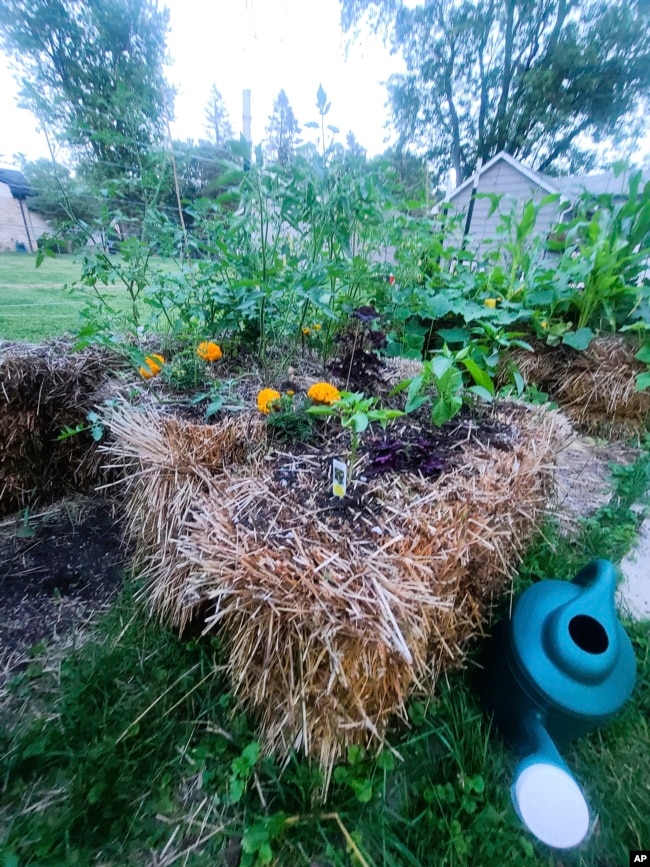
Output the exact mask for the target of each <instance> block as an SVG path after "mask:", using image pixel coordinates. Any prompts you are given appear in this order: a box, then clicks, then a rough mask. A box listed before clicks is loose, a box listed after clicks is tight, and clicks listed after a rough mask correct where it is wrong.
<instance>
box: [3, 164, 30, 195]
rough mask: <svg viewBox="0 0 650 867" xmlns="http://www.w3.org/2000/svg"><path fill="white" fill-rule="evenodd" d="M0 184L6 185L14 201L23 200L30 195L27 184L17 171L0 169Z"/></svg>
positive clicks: (21, 174)
mask: <svg viewBox="0 0 650 867" xmlns="http://www.w3.org/2000/svg"><path fill="white" fill-rule="evenodd" d="M0 184H7V185H8V186H9V189H10V190H11V195H12V196H13V197H14V199H25V198H27V196H29V195H30V194H31V188H30V186H29V182H28V180H27V178H26V177H25V175H24V174H23V173H22V172H19V171H18V170H17V169H2V168H0Z"/></svg>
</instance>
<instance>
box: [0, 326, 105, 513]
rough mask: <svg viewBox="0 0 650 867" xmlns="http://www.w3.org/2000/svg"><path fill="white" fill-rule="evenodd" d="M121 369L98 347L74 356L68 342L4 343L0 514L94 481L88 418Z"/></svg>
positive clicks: (0, 358) (0, 359)
mask: <svg viewBox="0 0 650 867" xmlns="http://www.w3.org/2000/svg"><path fill="white" fill-rule="evenodd" d="M116 366H118V362H117V359H116V358H115V357H114V356H111V355H109V353H106V352H102V351H100V350H97V349H94V350H85V351H84V352H71V343H70V341H67V340H55V341H50V342H47V343H42V344H20V343H6V342H2V341H0V516H2V515H8V514H11V513H12V512H15V511H17V510H18V509H25V508H28V509H33V508H34V507H35V506H36V505H38V504H43V503H48V502H52V501H54V500H57V499H59V498H60V497H62V496H64V495H66V494H70V493H78V492H83V491H89V490H91V489H92V487H93V486H94V485H95V484H96V482H97V481H98V479H99V478H100V460H99V457H98V453H97V451H96V449H93V437H92V433H91V425H90V423H89V421H88V413H89V412H91V411H92V410H93V409H94V408H95V406H96V405H97V404H98V403H100V402H101V400H102V399H103V397H105V396H107V391H106V387H107V383H108V381H109V379H111V378H112V377H113V375H114V373H113V372H114V369H115V368H116ZM66 431H67V432H69V433H70V434H72V432H73V431H76V433H75V434H74V435H69V436H66Z"/></svg>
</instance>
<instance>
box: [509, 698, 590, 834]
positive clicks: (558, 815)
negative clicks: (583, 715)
mask: <svg viewBox="0 0 650 867" xmlns="http://www.w3.org/2000/svg"><path fill="white" fill-rule="evenodd" d="M523 728H524V730H525V733H526V736H527V739H528V740H529V742H530V744H531V747H532V750H533V751H532V753H531V754H530V755H529V756H528V757H527V758H525V759H524V760H523V761H522V762H521V763H520V764H519V766H518V767H517V770H516V772H515V780H514V783H513V784H512V788H511V790H510V794H511V797H512V802H513V805H514V808H515V810H516V812H517V815H518V816H519V818H520V819H521V821H522V822H523V823H524V825H525V826H526V827H527V828H528V830H529V831H530V832H531V833H533V834H534V835H535V836H536V837H537V839H538V840H541V841H542V843H546V845H547V846H553V847H554V848H556V849H571V848H573V847H574V846H578V845H579V844H580V843H582V841H583V840H584V839H585V837H586V836H587V834H588V832H589V824H590V819H589V808H588V806H587V802H586V800H585V796H584V794H583V792H582V789H581V788H580V786H579V785H578V783H577V782H576V781H575V779H574V778H573V777H572V776H571V773H570V772H569V769H568V767H567V766H566V764H565V763H564V761H563V760H562V757H561V756H560V754H559V752H558V750H557V748H556V746H555V744H554V743H553V741H552V740H551V738H550V736H549V734H548V732H547V731H546V728H545V727H544V721H543V716H542V714H541V713H540V712H539V711H532V712H531V713H530V714H528V716H527V717H526V719H525V720H524V722H523Z"/></svg>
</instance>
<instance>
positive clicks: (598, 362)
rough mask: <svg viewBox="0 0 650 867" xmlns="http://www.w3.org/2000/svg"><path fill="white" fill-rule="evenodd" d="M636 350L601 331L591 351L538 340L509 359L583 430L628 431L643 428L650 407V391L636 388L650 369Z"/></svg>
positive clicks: (625, 433) (624, 433)
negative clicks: (531, 349)
mask: <svg viewBox="0 0 650 867" xmlns="http://www.w3.org/2000/svg"><path fill="white" fill-rule="evenodd" d="M636 351H637V349H636V348H635V347H634V346H632V345H630V344H629V343H627V342H626V341H625V340H624V339H623V338H621V337H615V336H610V337H598V338H596V339H595V340H593V341H592V342H591V344H590V345H589V348H588V349H587V350H586V351H585V352H576V351H574V350H572V349H569V348H567V347H564V346H557V347H550V346H546V345H545V344H538V345H536V346H535V352H534V353H531V352H526V351H525V350H514V351H513V352H512V353H510V354H509V355H508V361H507V362H506V363H508V362H514V363H515V364H516V365H517V367H518V368H519V370H520V372H521V375H522V376H523V377H524V379H525V381H526V382H527V383H534V384H535V385H537V386H538V387H539V388H540V389H542V390H543V391H546V392H547V393H548V394H549V396H550V397H551V398H552V399H553V400H555V401H557V403H558V404H559V405H560V407H561V409H562V410H563V411H564V412H565V413H566V415H567V416H568V417H569V418H570V419H571V421H572V422H573V423H574V424H575V425H576V426H577V427H579V428H580V429H581V430H583V431H585V432H587V433H592V434H600V435H603V436H608V437H612V436H620V437H627V436H631V435H632V434H634V433H638V432H639V431H640V430H642V429H643V427H644V425H645V422H646V419H647V417H648V413H649V412H650V393H649V392H648V391H643V392H638V391H635V389H634V384H635V378H636V376H637V374H639V373H643V372H644V371H645V370H646V369H647V368H646V366H645V365H644V364H642V363H641V362H640V361H638V360H637V359H636V358H635V357H634V355H635V353H636Z"/></svg>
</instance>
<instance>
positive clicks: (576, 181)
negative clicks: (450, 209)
mask: <svg viewBox="0 0 650 867" xmlns="http://www.w3.org/2000/svg"><path fill="white" fill-rule="evenodd" d="M498 162H505V163H508V165H510V166H512V168H514V169H516V171H518V172H520V174H522V175H524V177H526V178H528V180H530V181H532V183H534V184H537V186H539V187H540V188H541V189H542V190H545V191H546V192H547V193H560V194H561V195H562V196H563V197H565V198H567V199H574V198H576V197H577V196H579V195H580V194H581V193H583V192H585V191H586V192H588V193H591V194H592V195H594V196H600V195H602V194H603V193H610V194H612V195H619V196H620V195H625V194H626V192H627V189H628V184H629V179H630V172H629V171H627V172H622V173H621V174H619V175H618V176H617V175H615V174H614V172H600V173H599V174H592V175H565V176H563V177H555V176H553V177H551V176H550V175H543V174H542V173H541V172H535V171H533V170H532V169H529V168H528V167H527V166H525V165H524V164H523V163H520V162H519V160H516V159H515V158H514V157H511V156H510V154H508V153H506V152H505V151H500V152H499V153H498V154H497V155H496V156H494V157H492V159H491V160H488V162H487V163H485V165H483V166H481V168H480V170H479V176H480V175H482V174H484V173H485V172H486V171H487V170H488V169H490V168H492V166H494V165H496V163H498ZM476 176H477V173H476V172H475V173H474V174H473V175H472V176H471V177H470V178H467V180H466V181H463V183H462V184H460V185H459V186H457V187H456V189H455V190H453V192H452V193H451V195H450V196H449V201H453V199H454V198H455V197H456V196H457V195H458V194H459V193H461V192H462V191H463V190H464V189H466V188H467V187H469V186H471V185H472V184H473V183H474V181H475V179H476ZM642 179H643V181H644V182H647V181H650V174H649V173H648V172H643V174H642Z"/></svg>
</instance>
